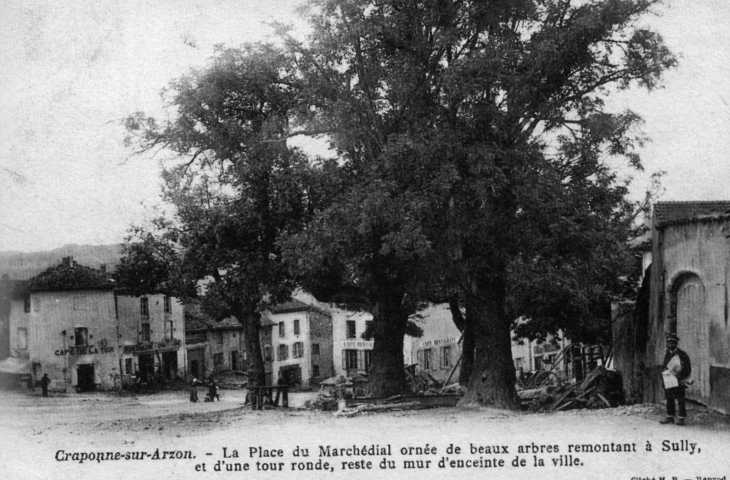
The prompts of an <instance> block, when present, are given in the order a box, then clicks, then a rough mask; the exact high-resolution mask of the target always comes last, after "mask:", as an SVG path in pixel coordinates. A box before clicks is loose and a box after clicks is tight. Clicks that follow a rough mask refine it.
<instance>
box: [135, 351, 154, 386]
mask: <svg viewBox="0 0 730 480" xmlns="http://www.w3.org/2000/svg"><path fill="white" fill-rule="evenodd" d="M138 364H139V373H140V374H142V381H143V382H145V383H149V382H151V381H152V379H154V378H155V357H153V356H152V355H140V356H139V361H138Z"/></svg>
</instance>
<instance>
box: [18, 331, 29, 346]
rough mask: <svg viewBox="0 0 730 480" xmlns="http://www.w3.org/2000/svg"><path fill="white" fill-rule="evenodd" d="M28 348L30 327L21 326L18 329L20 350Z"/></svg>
mask: <svg viewBox="0 0 730 480" xmlns="http://www.w3.org/2000/svg"><path fill="white" fill-rule="evenodd" d="M27 349H28V329H27V328H19V329H18V350H27Z"/></svg>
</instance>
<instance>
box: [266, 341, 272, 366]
mask: <svg viewBox="0 0 730 480" xmlns="http://www.w3.org/2000/svg"><path fill="white" fill-rule="evenodd" d="M271 360H272V358H271V347H270V346H268V345H266V346H265V347H264V361H265V362H270V361H271Z"/></svg>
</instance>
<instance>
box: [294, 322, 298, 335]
mask: <svg viewBox="0 0 730 480" xmlns="http://www.w3.org/2000/svg"><path fill="white" fill-rule="evenodd" d="M294 335H299V320H294Z"/></svg>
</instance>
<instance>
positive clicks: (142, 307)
mask: <svg viewBox="0 0 730 480" xmlns="http://www.w3.org/2000/svg"><path fill="white" fill-rule="evenodd" d="M139 313H140V314H141V315H142V316H143V317H149V316H150V301H149V299H148V298H147V297H142V298H140V299H139Z"/></svg>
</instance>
